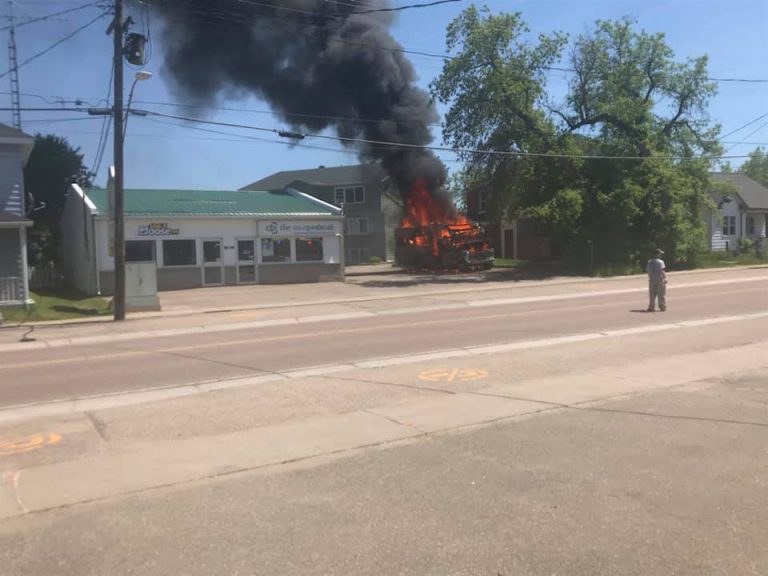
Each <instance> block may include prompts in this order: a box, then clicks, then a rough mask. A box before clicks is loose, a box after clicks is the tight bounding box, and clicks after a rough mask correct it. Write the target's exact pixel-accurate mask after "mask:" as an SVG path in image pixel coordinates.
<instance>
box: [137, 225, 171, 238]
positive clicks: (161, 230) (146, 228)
mask: <svg viewBox="0 0 768 576" xmlns="http://www.w3.org/2000/svg"><path fill="white" fill-rule="evenodd" d="M138 235H139V236H178V235H179V229H178V228H171V227H170V226H168V223H167V222H158V223H153V224H141V225H140V226H139V234H138Z"/></svg>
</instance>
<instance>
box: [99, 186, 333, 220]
mask: <svg viewBox="0 0 768 576" xmlns="http://www.w3.org/2000/svg"><path fill="white" fill-rule="evenodd" d="M86 194H87V196H88V198H89V199H90V200H91V201H92V202H93V203H94V205H95V206H96V213H97V214H101V215H106V214H107V213H108V210H109V207H108V198H107V190H106V189H104V188H92V189H90V190H88V191H87V192H86ZM340 213H341V211H340V210H339V209H337V208H335V207H333V206H330V205H329V204H325V203H324V202H321V201H319V200H315V199H314V198H311V197H308V196H306V195H304V194H301V193H299V192H295V191H293V190H281V191H279V192H267V191H226V190H126V191H125V215H126V216H149V217H158V216H268V217H272V216H328V215H336V214H340Z"/></svg>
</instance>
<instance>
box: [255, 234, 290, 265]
mask: <svg viewBox="0 0 768 576" xmlns="http://www.w3.org/2000/svg"><path fill="white" fill-rule="evenodd" d="M261 260H262V262H290V261H291V241H290V239H289V238H263V239H262V240H261Z"/></svg>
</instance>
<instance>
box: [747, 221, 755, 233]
mask: <svg viewBox="0 0 768 576" xmlns="http://www.w3.org/2000/svg"><path fill="white" fill-rule="evenodd" d="M747 234H748V235H750V236H754V235H755V217H754V216H747Z"/></svg>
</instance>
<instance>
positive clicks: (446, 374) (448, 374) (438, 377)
mask: <svg viewBox="0 0 768 576" xmlns="http://www.w3.org/2000/svg"><path fill="white" fill-rule="evenodd" d="M485 378H488V371H487V370H482V369H480V368H453V369H451V368H440V369H438V370H426V371H425V372H420V373H419V380H424V381H426V382H454V381H456V380H458V381H459V382H471V381H473V380H484V379H485Z"/></svg>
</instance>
